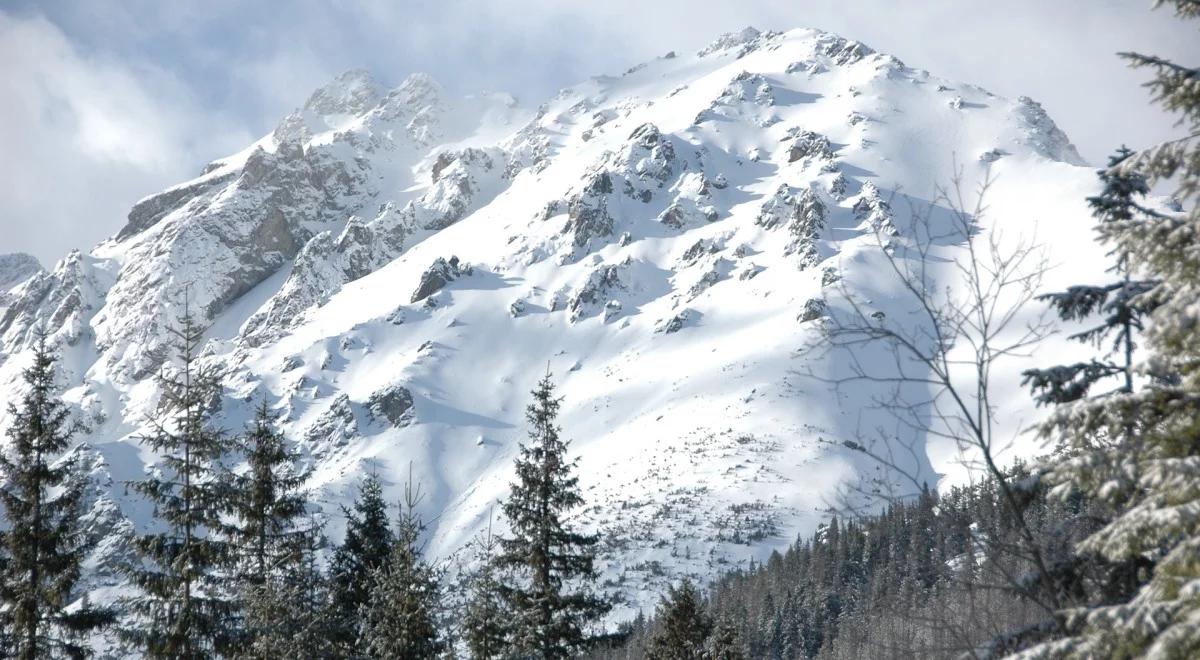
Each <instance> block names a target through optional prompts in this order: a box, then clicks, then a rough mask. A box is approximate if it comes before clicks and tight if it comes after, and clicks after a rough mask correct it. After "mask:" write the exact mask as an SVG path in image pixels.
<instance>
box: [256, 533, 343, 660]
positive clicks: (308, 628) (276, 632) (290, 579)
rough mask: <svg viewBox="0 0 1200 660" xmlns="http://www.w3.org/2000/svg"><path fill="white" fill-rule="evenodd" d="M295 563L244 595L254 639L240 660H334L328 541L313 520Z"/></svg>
mask: <svg viewBox="0 0 1200 660" xmlns="http://www.w3.org/2000/svg"><path fill="white" fill-rule="evenodd" d="M298 540H299V543H298V545H297V547H296V548H295V550H296V554H295V558H294V560H293V561H289V562H286V563H285V564H284V565H283V566H282V567H280V568H278V569H277V570H274V571H272V572H270V573H269V574H268V575H267V577H266V579H265V580H264V581H263V582H261V583H259V584H254V585H251V586H250V587H249V588H248V589H247V591H246V592H245V596H244V598H245V605H244V609H245V617H246V620H245V626H246V629H247V630H248V631H249V632H250V633H251V634H250V635H249V641H248V642H247V643H246V647H245V648H244V649H243V650H242V651H240V652H239V653H238V657H239V658H247V659H253V660H274V659H275V658H316V659H324V658H336V657H339V656H338V655H337V652H336V651H337V650H336V648H335V647H334V644H333V639H334V634H335V632H336V630H335V628H334V623H335V619H334V617H333V611H332V608H331V601H330V590H329V582H328V579H327V577H326V575H325V573H324V572H323V571H322V570H321V558H320V553H321V551H322V550H323V549H324V547H325V543H326V542H325V536H324V534H323V533H322V528H321V525H320V524H319V522H318V521H317V520H316V519H315V518H314V517H312V516H310V517H309V519H308V521H307V523H306V524H305V533H304V534H303V535H301V536H300V537H298Z"/></svg>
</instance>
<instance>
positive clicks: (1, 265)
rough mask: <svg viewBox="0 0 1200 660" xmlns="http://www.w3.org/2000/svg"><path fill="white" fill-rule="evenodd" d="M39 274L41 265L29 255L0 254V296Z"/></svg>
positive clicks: (41, 269)
mask: <svg viewBox="0 0 1200 660" xmlns="http://www.w3.org/2000/svg"><path fill="white" fill-rule="evenodd" d="M41 272H43V268H42V264H40V263H38V260H37V259H36V258H35V257H34V256H33V255H31V254H25V253H24V252H15V253H13V254H0V294H2V293H3V292H5V291H8V290H9V289H11V288H13V287H15V286H17V285H18V284H20V283H22V282H24V281H25V280H28V279H29V278H31V277H33V276H34V275H37V274H38V273H41ZM0 304H2V303H0Z"/></svg>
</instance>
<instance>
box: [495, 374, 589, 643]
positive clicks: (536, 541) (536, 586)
mask: <svg viewBox="0 0 1200 660" xmlns="http://www.w3.org/2000/svg"><path fill="white" fill-rule="evenodd" d="M532 394H533V402H532V403H531V404H530V405H529V406H528V408H527V409H526V412H525V418H526V421H527V422H528V423H529V440H528V441H527V442H525V443H522V444H521V445H520V450H519V452H520V453H519V454H518V456H517V458H516V461H515V467H516V473H517V480H516V482H515V483H513V484H512V490H511V493H510V494H509V497H508V499H507V500H505V502H504V504H503V511H504V515H505V517H506V518H507V519H508V523H509V525H510V527H511V535H510V536H508V537H505V538H501V539H500V548H501V552H500V555H499V565H500V566H501V567H502V568H504V569H506V570H508V571H510V572H511V573H510V576H511V580H510V581H509V582H508V583H506V584H505V585H504V586H503V589H502V593H503V596H504V601H505V603H506V605H507V608H508V612H509V613H510V614H511V616H512V620H513V636H512V644H513V650H512V651H511V653H512V654H515V655H517V656H519V657H530V658H542V659H550V658H568V657H572V656H573V655H574V654H575V653H577V652H578V651H579V650H580V649H582V648H583V647H585V646H586V645H587V643H588V641H589V636H590V635H589V633H590V628H591V627H592V625H593V624H594V623H595V622H596V621H597V620H598V619H599V617H600V616H602V615H603V614H604V613H605V612H607V611H608V609H609V605H608V603H607V602H606V601H605V599H604V598H601V597H599V596H598V595H596V593H595V592H594V591H593V589H592V585H593V583H594V581H595V579H596V570H595V567H594V562H595V553H596V549H595V548H596V544H597V542H598V540H599V539H598V537H596V536H594V535H588V534H583V533H581V532H579V531H577V530H575V529H574V528H573V526H572V525H571V524H570V522H569V521H568V520H567V519H566V517H567V514H569V513H570V512H571V511H573V510H575V509H577V508H578V507H579V506H581V505H582V504H583V497H582V496H581V495H580V494H579V480H578V477H576V476H574V475H573V474H572V472H573V470H574V467H575V461H573V460H567V457H566V453H567V448H568V445H569V441H567V440H563V439H562V438H561V437H560V436H559V432H560V429H559V427H558V425H557V423H556V420H557V418H558V409H559V405H560V399H558V398H557V397H555V396H554V383H553V381H552V380H551V377H550V374H546V376H545V377H544V378H542V380H541V381H540V382H538V385H537V388H536V389H534V391H533V393H532Z"/></svg>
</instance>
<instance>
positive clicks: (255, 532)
mask: <svg viewBox="0 0 1200 660" xmlns="http://www.w3.org/2000/svg"><path fill="white" fill-rule="evenodd" d="M174 332H175V338H176V340H177V341H176V344H177V355H176V356H175V359H174V360H172V361H169V362H168V363H167V365H166V366H165V367H164V368H163V370H162V374H161V376H160V378H159V386H160V390H161V397H160V403H159V415H158V416H157V417H156V418H155V419H154V420H153V422H152V424H150V427H151V428H152V431H151V433H149V434H148V435H147V436H145V437H144V438H142V439H141V441H142V443H143V445H145V446H146V447H148V448H150V449H153V450H154V452H155V453H156V455H157V456H158V459H159V460H158V462H157V463H156V464H154V465H152V466H151V467H150V468H149V469H148V470H147V476H146V478H145V479H143V480H140V481H136V482H133V483H131V484H129V485H130V487H131V489H132V490H133V491H135V492H136V493H138V494H140V495H141V496H142V497H144V498H145V499H146V500H147V501H148V502H149V503H151V504H152V505H153V512H154V519H153V520H151V521H149V524H148V525H147V527H148V528H149V529H150V530H151V531H149V532H148V533H146V534H144V535H141V536H138V537H136V539H134V543H133V547H134V549H135V551H136V556H135V557H132V558H130V559H131V560H130V561H129V562H128V563H127V568H126V572H127V577H128V580H129V583H130V585H131V586H132V587H133V592H134V593H132V594H131V595H128V596H125V597H122V598H120V599H119V600H117V601H116V602H113V603H106V604H104V605H103V606H99V605H96V604H93V603H91V602H89V600H88V599H87V597H86V596H83V597H81V596H80V593H79V592H80V591H81V589H80V586H81V585H80V584H79V581H80V578H81V572H82V563H83V559H84V553H85V551H86V550H87V548H85V547H84V534H85V532H86V531H87V530H84V529H81V527H80V523H79V520H80V515H81V514H82V513H83V511H82V502H83V497H84V492H85V486H86V475H81V474H79V472H78V466H77V461H78V458H79V456H78V454H77V453H76V452H73V451H71V450H72V446H71V445H72V438H73V436H74V435H75V434H76V433H77V432H78V430H79V429H78V427H77V426H76V425H75V424H74V423H73V422H72V421H71V417H70V414H69V409H68V408H67V406H66V405H65V404H64V403H63V402H62V401H61V399H60V398H59V396H58V391H57V388H56V386H55V363H56V361H57V357H56V355H55V353H54V350H53V347H52V345H51V343H50V342H49V340H48V338H47V337H46V336H45V334H41V333H39V335H38V336H37V338H36V342H35V345H34V349H33V356H32V364H31V365H30V366H29V367H28V368H26V369H25V371H24V374H23V375H24V385H25V394H24V395H23V397H22V398H21V399H20V400H19V401H17V402H16V403H13V404H11V405H10V408H9V415H10V424H9V427H8V440H9V445H8V447H7V448H6V450H5V451H4V452H2V453H0V476H2V478H3V481H2V482H0V504H2V505H3V514H4V520H5V522H6V523H7V524H6V527H7V529H6V530H5V531H4V533H3V536H2V538H0V657H13V658H20V659H22V660H33V659H35V658H61V657H71V658H86V657H89V656H91V655H93V653H94V652H95V649H94V648H93V645H94V643H95V642H96V641H97V640H100V639H106V640H111V639H112V638H115V639H116V646H115V647H113V648H111V649H108V652H109V653H115V654H118V655H132V656H139V657H149V658H188V659H192V658H247V659H253V658H261V659H264V660H265V659H268V658H270V659H277V658H378V659H393V658H437V657H455V655H456V653H457V652H459V651H460V650H466V651H467V652H468V654H469V655H470V657H472V658H514V657H530V658H535V657H536V658H566V657H572V656H575V655H578V654H579V653H580V652H581V651H582V650H583V649H585V648H586V647H588V646H589V645H590V644H592V643H593V642H595V641H596V639H597V638H598V634H599V630H598V628H597V623H598V620H599V619H600V617H602V616H603V615H604V614H605V613H606V612H607V611H608V609H609V607H610V605H609V603H608V601H607V599H606V598H605V597H604V596H603V595H600V594H598V593H597V592H596V591H595V590H594V584H595V580H596V577H597V575H596V571H595V568H594V565H593V564H594V560H595V548H596V545H597V541H598V539H597V537H596V536H593V535H588V534H585V533H582V532H580V531H578V530H577V529H575V528H574V527H573V526H572V525H571V524H570V523H569V522H568V519H567V515H568V514H569V513H570V512H571V511H573V510H575V509H576V508H578V507H579V506H580V505H582V504H583V500H582V498H581V496H580V494H579V488H578V485H577V481H576V477H575V476H574V475H573V471H574V468H575V465H574V462H573V461H572V460H569V459H568V458H567V456H566V453H567V448H568V444H569V443H568V442H567V441H566V440H563V439H562V438H561V437H560V435H559V431H560V429H559V428H558V426H557V425H556V421H555V420H556V418H557V415H558V409H559V400H558V398H556V397H555V395H554V387H553V383H552V382H551V379H550V376H549V374H547V376H546V377H545V378H544V379H542V380H541V382H539V383H538V385H537V388H536V389H535V390H534V392H533V402H532V403H531V404H530V405H529V408H528V410H527V420H528V424H529V439H528V441H527V442H525V443H523V444H522V445H521V446H520V451H519V454H518V456H517V458H516V460H515V466H514V467H515V472H516V480H515V481H514V482H513V484H512V489H511V493H510V494H509V496H508V498H507V499H506V500H505V501H504V502H503V503H502V505H501V509H502V512H503V514H504V517H505V519H506V522H507V523H508V528H509V529H510V532H509V534H508V535H506V536H500V537H496V538H493V537H492V536H491V535H490V530H489V534H488V535H487V536H485V537H483V538H481V539H479V543H478V544H477V546H478V547H479V554H478V556H477V557H475V558H474V562H473V564H474V570H473V573H472V574H471V575H469V576H466V579H465V580H464V581H463V584H466V585H467V586H468V587H469V591H470V596H469V598H467V599H466V603H465V605H464V606H462V607H461V608H451V607H450V606H449V605H448V604H447V602H446V599H444V598H443V596H444V594H443V593H442V588H443V585H442V580H443V578H444V575H443V574H442V571H440V570H439V569H438V568H437V567H435V566H432V565H430V564H429V563H427V561H426V560H425V558H424V557H423V556H422V537H423V532H424V531H425V525H424V522H423V520H422V517H421V515H420V512H419V507H420V504H421V494H420V489H419V486H418V485H416V484H414V483H412V482H411V475H410V482H409V483H408V484H407V485H406V487H405V497H404V498H403V500H402V501H400V502H399V503H398V507H397V508H396V510H395V511H389V506H388V504H387V502H386V501H385V499H384V495H383V486H382V483H381V482H380V480H379V479H378V477H377V476H375V475H371V476H368V477H366V478H365V480H364V481H363V482H362V484H361V488H360V490H359V494H358V497H357V499H356V501H355V502H354V504H353V506H352V507H350V508H349V509H346V510H344V511H343V515H344V516H345V519H346V533H345V536H344V539H343V541H342V543H341V544H340V545H339V546H337V547H335V548H331V549H327V547H326V546H327V540H326V537H325V534H324V525H323V524H322V522H321V519H320V518H318V516H317V515H316V512H315V511H314V510H313V507H311V506H310V505H309V503H308V502H307V501H306V494H305V492H304V490H303V484H304V482H305V476H306V475H304V474H302V473H300V472H299V471H298V469H297V456H295V455H293V453H292V452H291V451H290V450H289V449H288V447H287V445H286V443H285V441H284V438H283V436H282V434H281V433H280V432H279V431H278V429H277V428H276V426H275V424H274V420H273V419H272V412H271V410H270V408H269V407H268V406H267V405H266V404H265V403H263V404H262V405H260V406H259V408H258V410H257V414H256V416H255V417H254V419H253V421H252V422H251V423H250V424H249V426H248V428H247V429H246V430H245V432H243V433H241V434H240V435H237V436H230V435H227V434H226V433H224V432H223V431H221V430H220V429H219V428H218V427H217V426H216V425H215V423H214V415H215V413H216V412H217V409H218V406H219V403H220V401H221V398H222V390H221V385H220V382H221V374H220V373H219V372H218V371H216V370H214V369H213V368H212V367H211V366H210V365H209V364H208V363H206V362H204V361H202V360H200V359H198V357H197V351H196V348H197V346H198V343H199V341H200V339H201V336H202V334H203V333H202V331H201V330H200V329H199V328H198V327H197V326H196V325H195V324H193V323H192V322H191V320H190V318H189V317H187V316H186V315H185V316H184V317H183V318H182V319H181V320H180V323H179V325H178V328H177V330H175V331H174ZM233 464H237V465H239V466H241V467H240V468H239V469H238V470H236V471H234V470H231V469H229V468H228V467H227V466H228V465H233ZM329 552H331V557H330V558H329V560H328V562H326V561H325V560H324V557H325V555H326V554H329Z"/></svg>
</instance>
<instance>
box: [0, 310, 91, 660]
mask: <svg viewBox="0 0 1200 660" xmlns="http://www.w3.org/2000/svg"><path fill="white" fill-rule="evenodd" d="M57 361H58V358H57V356H56V355H55V353H54V350H53V348H52V347H51V345H50V343H49V340H48V339H47V337H46V335H45V333H43V332H41V331H40V330H39V331H38V333H37V337H36V339H35V342H34V346H33V356H32V363H31V364H30V365H29V366H28V367H26V368H25V369H24V371H23V372H22V379H23V381H24V385H25V392H24V394H23V395H22V397H21V398H20V399H19V400H18V401H17V402H15V403H10V404H9V410H8V412H9V417H10V423H9V427H8V444H7V446H6V447H5V448H4V450H3V451H0V505H2V506H3V513H4V523H5V526H6V527H7V528H8V529H7V530H6V531H5V532H4V535H3V537H2V540H3V552H2V554H3V556H4V561H3V562H2V563H0V609H2V610H3V611H4V615H3V617H4V623H5V624H6V625H5V628H7V635H6V636H5V637H6V638H5V639H2V640H0V641H2V642H3V648H4V657H13V658H19V659H20V660H34V659H35V658H50V657H82V656H84V655H86V648H87V647H86V642H85V641H84V640H83V639H82V635H83V634H85V633H87V632H88V631H89V630H91V629H94V628H96V627H97V626H100V625H102V624H105V623H108V622H109V621H110V620H111V614H110V613H109V612H107V611H103V610H97V609H94V608H89V607H86V606H84V607H74V606H73V603H74V601H75V598H76V596H77V595H78V594H76V593H75V587H76V583H77V582H78V581H79V576H80V563H81V561H82V559H83V551H84V549H83V547H82V538H81V530H80V527H79V515H80V512H81V509H80V504H81V498H82V497H83V492H84V485H85V483H84V480H83V479H81V478H79V477H78V476H76V475H75V474H74V467H75V465H74V462H73V461H71V460H70V459H69V458H65V457H64V453H65V452H67V451H68V450H69V449H70V446H71V439H72V437H73V436H74V435H75V432H76V428H77V426H76V424H75V422H74V421H73V420H72V419H71V415H70V410H69V409H68V408H67V406H66V404H64V403H63V401H62V399H61V398H60V396H59V392H58V387H57V384H56V381H55V364H56V363H57ZM10 654H11V655H10Z"/></svg>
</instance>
